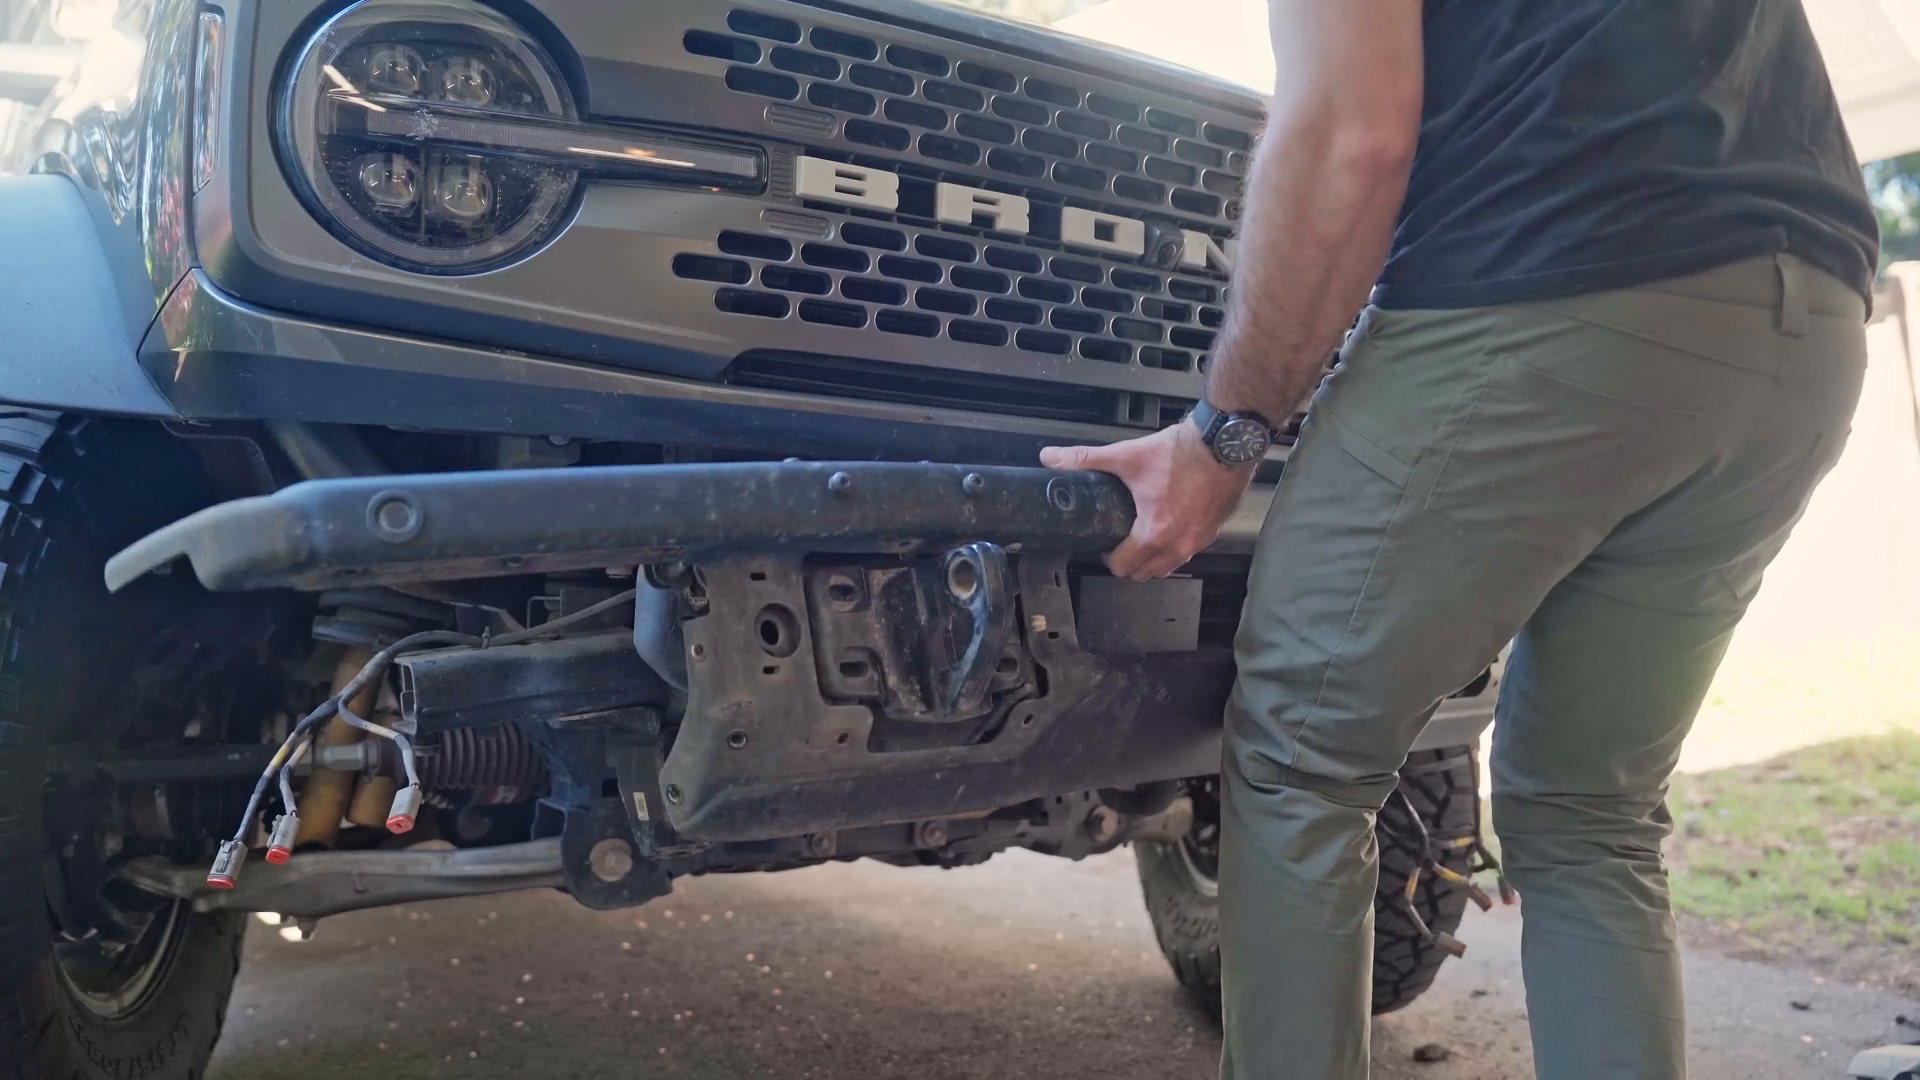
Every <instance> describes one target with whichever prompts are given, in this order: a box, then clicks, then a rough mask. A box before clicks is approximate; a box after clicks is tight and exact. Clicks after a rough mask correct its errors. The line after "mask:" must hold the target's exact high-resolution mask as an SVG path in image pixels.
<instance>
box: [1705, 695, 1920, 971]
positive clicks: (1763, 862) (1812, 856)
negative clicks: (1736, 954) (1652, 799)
mask: <svg viewBox="0 0 1920 1080" xmlns="http://www.w3.org/2000/svg"><path fill="white" fill-rule="evenodd" d="M1669 805H1670V806H1671V807H1672V810H1673V814H1674V817H1675V819H1676V823H1677V828H1676V829H1675V833H1674V837H1673V839H1672V841H1670V842H1669V845H1668V849H1667V853H1668V859H1669V862H1670V864H1671V868H1672V871H1673V874H1672V880H1673V895H1674V902H1675V906H1676V907H1677V908H1678V909H1679V910H1680V911H1681V912H1683V913H1686V914H1691V915H1696V916H1700V917H1702V918H1704V919H1707V920H1709V921H1710V922H1711V923H1712V924H1713V925H1714V926H1716V927H1719V928H1721V929H1724V930H1726V931H1729V932H1731V933H1733V934H1735V935H1738V936H1739V937H1741V938H1743V939H1744V940H1746V941H1747V942H1749V943H1750V944H1752V945H1754V946H1758V947H1762V948H1769V947H1780V948H1788V949H1792V950H1795V951H1804V950H1807V949H1821V948H1827V947H1836V946H1837V947H1845V946H1850V945H1875V944H1879V945H1905V944H1911V943H1913V942H1915V941H1916V940H1920V929H1916V927H1917V926H1920V734H1916V733H1913V732H1906V731H1900V732H1895V733H1893V734H1888V735H1877V736H1869V737H1863V738H1853V739H1843V740H1840V741H1837V742H1830V743H1824V744H1821V745H1817V746H1812V747H1807V748H1805V749H1802V750H1797V751H1794V752H1792V753H1789V754H1784V755H1782V756H1780V757H1777V758H1774V759H1773V760H1771V761H1767V762H1764V763H1762V764H1759V765H1749V766H1740V767H1736V768H1729V769H1721V770H1717V771H1714V772H1707V773H1700V774H1697V775H1692V776H1682V777H1678V778H1676V780H1675V781H1674V790H1673V795H1672V798H1671V800H1670V803H1669Z"/></svg>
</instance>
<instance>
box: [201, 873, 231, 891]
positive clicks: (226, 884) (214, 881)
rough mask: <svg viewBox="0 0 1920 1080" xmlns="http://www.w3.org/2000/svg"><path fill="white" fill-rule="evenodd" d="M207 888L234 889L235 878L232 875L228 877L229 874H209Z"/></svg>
mask: <svg viewBox="0 0 1920 1080" xmlns="http://www.w3.org/2000/svg"><path fill="white" fill-rule="evenodd" d="M207 888H209V889H231V888H233V877H232V876H231V875H228V874H208V875H207Z"/></svg>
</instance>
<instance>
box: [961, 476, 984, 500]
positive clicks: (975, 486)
mask: <svg viewBox="0 0 1920 1080" xmlns="http://www.w3.org/2000/svg"><path fill="white" fill-rule="evenodd" d="M960 490H961V491H964V492H966V493H967V494H969V495H978V494H980V493H981V492H983V491H985V490H987V478H986V477H984V476H981V475H980V474H979V473H977V472H970V473H968V474H967V475H966V476H964V477H961V479H960Z"/></svg>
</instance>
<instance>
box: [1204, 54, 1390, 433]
mask: <svg viewBox="0 0 1920 1080" xmlns="http://www.w3.org/2000/svg"><path fill="white" fill-rule="evenodd" d="M1414 37H1415V40H1414V41H1412V42H1411V43H1410V44H1411V45H1412V47H1414V48H1415V49H1417V47H1418V40H1417V29H1416V33H1415V35H1414ZM1288 59H1289V58H1286V57H1284V56H1283V58H1282V60H1283V62H1286V61H1287V60H1288ZM1309 62H1311V61H1309ZM1414 64H1415V68H1416V71H1417V66H1418V53H1417V52H1415V54H1414ZM1402 72H1403V73H1404V69H1402ZM1414 85H1415V87H1416V88H1417V86H1418V84H1417V83H1415V84H1414ZM1375 90H1376V91H1378V87H1377V86H1376V87H1375ZM1351 92H1352V91H1351V90H1348V91H1347V93H1349V94H1350V93H1351ZM1388 92H1391V91H1388ZM1341 93H1342V91H1340V90H1339V89H1337V88H1331V87H1326V86H1315V85H1312V84H1306V85H1301V84H1298V83H1295V84H1293V85H1289V84H1287V83H1286V82H1285V81H1283V83H1282V85H1281V86H1280V87H1279V88H1278V91H1277V93H1276V95H1275V100H1274V104H1273V112H1272V115H1271V116H1270V117H1269V120H1268V127H1267V130H1266V133H1265V134H1264V136H1263V137H1262V139H1261V145H1260V150H1259V152H1258V154H1257V156H1256V159H1255V162H1254V167H1253V170H1252V175H1251V176H1250V177H1249V178H1248V188H1247V195H1246V217H1245V220H1244V221H1243V222H1242V226H1241V230H1240V244H1239V251H1238V258H1237V266H1236V267H1235V269H1234V277H1233V299H1232V303H1231V305H1230V308H1229V311H1228V316H1227V323H1226V328H1225V330H1224V331H1223V332H1222V334H1221V339H1220V342H1219V345H1218V347H1217V348H1216V350H1215V352H1214V358H1213V361H1212V364H1211V368H1210V370H1209V375H1208V380H1207V400H1208V401H1210V402H1212V403H1213V404H1214V405H1215V406H1216V407H1218V408H1221V409H1224V410H1227V411H1229V412H1232V411H1237V410H1242V409H1251V410H1254V411H1256V412H1258V413H1260V414H1261V415H1263V416H1265V417H1267V418H1268V419H1269V420H1270V421H1272V422H1274V423H1281V422H1283V421H1284V420H1285V419H1286V417H1287V416H1289V415H1291V414H1292V412H1293V411H1294V409H1295V408H1296V407H1298V405H1299V404H1300V402H1301V399H1302V398H1304V397H1305V396H1306V395H1307V394H1308V393H1309V392H1310V391H1311V390H1312V389H1313V386H1314V383H1315V382H1316V381H1317V380H1318V379H1319V377H1320V373H1321V370H1322V368H1323V367H1324V365H1325V362H1326V358H1327V355H1328V354H1329V353H1330V352H1331V351H1332V350H1333V349H1334V348H1335V347H1337V346H1338V344H1339V341H1340V335H1341V333H1342V332H1343V331H1344V330H1345V329H1346V328H1347V326H1348V325H1349V324H1350V323H1351V322H1352V320H1353V316H1354V314H1355V313H1356V312H1358V311H1359V310H1360V307H1361V306H1362V305H1363V304H1364V303H1365V302H1366V296H1367V291H1368V289H1369V288H1370V287H1371V286H1372V284H1373V282H1374V280H1375V278H1377V277H1378V276H1379V273H1380V267H1381V265H1382V264H1383V263H1384V262H1385V260H1386V253H1387V248H1388V244H1389V243H1390V241H1391V240H1392V237H1393V228H1394V222H1395V220H1396V218H1397V217H1398V215H1399V209H1400V204H1401V200H1402V199H1403V197H1404V196H1405V194H1406V187H1407V174H1408V171H1409V169H1410V168H1411V163H1412V156H1413V149H1414V142H1415V139H1416V136H1417V132H1418V101H1417V97H1416V98H1415V99H1414V101H1413V103H1412V113H1411V116H1408V115H1407V113H1406V110H1405V109H1404V108H1402V109H1400V110H1398V111H1399V113H1400V115H1401V119H1400V120H1398V121H1386V122H1383V121H1381V120H1380V119H1378V117H1379V116H1380V114H1381V112H1382V111H1392V110H1381V109H1377V108H1376V109H1373V110H1370V111H1363V112H1362V114H1361V115H1358V116H1356V115H1355V112H1354V111H1353V110H1352V102H1351V100H1350V99H1349V100H1347V101H1342V100H1341V98H1340V95H1341Z"/></svg>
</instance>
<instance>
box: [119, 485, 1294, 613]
mask: <svg viewBox="0 0 1920 1080" xmlns="http://www.w3.org/2000/svg"><path fill="white" fill-rule="evenodd" d="M1271 498H1272V493H1271V489H1257V490H1256V492H1255V493H1254V494H1253V495H1251V496H1249V500H1248V503H1247V504H1246V505H1244V506H1243V507H1242V508H1241V511H1240V513H1238V514H1236V515H1235V518H1234V520H1233V522H1231V523H1230V524H1229V528H1228V530H1227V532H1226V533H1225V534H1224V535H1223V538H1222V544H1221V547H1222V548H1223V549H1225V550H1233V549H1241V550H1244V549H1247V548H1250V547H1251V545H1252V540H1253V537H1254V536H1255V535H1256V534H1257V531H1258V527H1259V519H1260V518H1261V517H1263V516H1264V511H1265V506H1266V504H1267V503H1268V502H1270V501H1271ZM1132 520H1133V501H1132V499H1131V497H1130V496H1129V495H1128V494H1127V491H1126V488H1125V487H1124V486H1123V485H1122V484H1121V483H1120V482H1119V481H1118V480H1115V479H1114V478H1113V477H1111V476H1107V475H1105V474H1101V473H1063V472H1052V471H1049V470H1046V469H1030V468H1012V467H1005V466H1000V467H992V466H963V465H940V464H897V463H886V462H837V463H836V462H824V463H822V462H782V463H730V464H702V465H632V466H611V467H595V468H574V469H552V470H519V471H495V472H466V473H442V474H427V475H416V476H382V477H355V478H351V479H340V480H318V481H310V482H307V483H303V484H296V485H294V486H292V487H289V488H287V489H285V490H283V491H280V492H277V493H275V494H273V495H268V496H262V497H259V498H250V499H238V500H235V501H233V502H228V503H223V504H221V505H219V506H214V507H210V508H208V509H206V510H203V511H201V512H199V513H197V514H194V515H193V516H191V517H188V518H185V519H183V520H181V521H177V522H175V523H173V524H172V525H169V526H167V527H166V528H163V529H161V530H159V531H158V532H155V533H153V534H152V535H150V536H147V537H145V538H143V539H141V540H139V541H138V542H136V543H135V544H133V545H132V546H131V547H128V548H127V549H126V550H125V551H122V552H120V553H119V554H118V555H115V556H114V557H113V558H112V559H110V560H108V562H107V567H106V580H107V587H108V588H109V589H114V590H118V589H120V588H123V587H124V586H125V585H126V584H127V583H128V582H130V581H133V580H134V579H136V578H138V577H140V576H141V575H143V574H146V573H149V572H152V571H156V570H161V569H164V568H166V567H168V566H170V565H171V564H173V563H175V562H176V561H178V560H181V559H185V560H187V561H188V562H189V563H191V564H192V566H193V570H194V573H195V574H196V575H198V577H199V579H200V581H201V583H202V584H204V585H206V586H207V587H208V588H210V589H220V590H234V589H266V588H294V589H307V590H321V589H329V588H337V587H341V586H348V585H364V584H375V583H390V582H405V581H429V580H445V579H452V578H473V577H489V576H501V575H508V574H528V573H550V572H556V571H563V570H581V569H590V568H595V567H615V566H620V567H631V566H635V565H638V564H642V563H658V562H673V561H683V560H685V561H702V560H710V559H714V558H723V557H727V556H732V555H741V554H774V553H790V554H806V553H810V552H838V553H850V554H851V553H877V552H886V553H908V552H914V551H923V550H938V549H940V548H943V547H947V546H951V545H953V544H959V543H965V542H969V541H975V540H985V541H990V542H993V543H997V544H1001V545H1003V546H1007V547H1017V548H1020V549H1025V550H1032V551H1054V552H1066V553H1073V552H1089V551H1100V550H1104V549H1107V548H1110V547H1112V546H1113V545H1114V544H1115V543H1117V542H1119V540H1120V539H1121V538H1122V537H1124V536H1125V535H1126V533H1127V530H1128V529H1129V528H1130V527H1131V524H1132Z"/></svg>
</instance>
